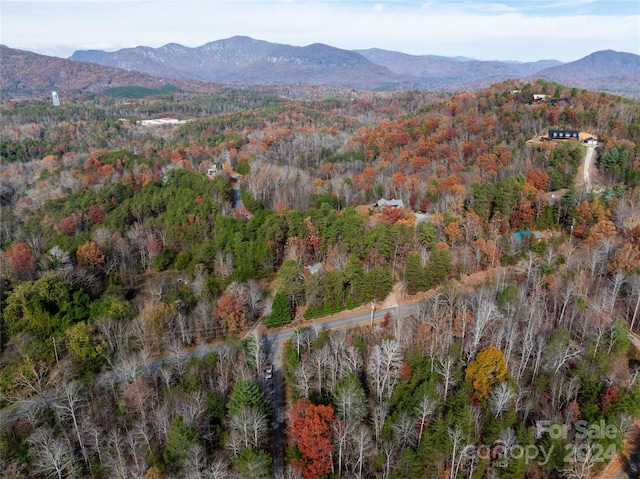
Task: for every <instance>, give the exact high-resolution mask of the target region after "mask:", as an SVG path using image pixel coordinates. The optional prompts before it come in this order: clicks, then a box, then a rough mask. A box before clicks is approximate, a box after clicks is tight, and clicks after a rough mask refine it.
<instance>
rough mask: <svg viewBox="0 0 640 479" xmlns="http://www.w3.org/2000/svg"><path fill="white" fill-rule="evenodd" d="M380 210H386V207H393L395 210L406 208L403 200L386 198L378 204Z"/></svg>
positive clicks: (381, 199)
mask: <svg viewBox="0 0 640 479" xmlns="http://www.w3.org/2000/svg"><path fill="white" fill-rule="evenodd" d="M376 206H377V207H378V208H384V207H385V206H393V207H394V208H404V201H402V200H396V199H393V200H385V199H384V198H380V199H379V200H378V202H377V203H376Z"/></svg>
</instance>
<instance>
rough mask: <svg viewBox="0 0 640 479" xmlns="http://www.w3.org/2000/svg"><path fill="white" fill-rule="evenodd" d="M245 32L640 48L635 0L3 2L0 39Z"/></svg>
mask: <svg viewBox="0 0 640 479" xmlns="http://www.w3.org/2000/svg"><path fill="white" fill-rule="evenodd" d="M235 35H245V36H249V37H251V38H254V39H256V40H265V41H269V42H274V43H284V44H288V45H294V46H305V45H310V44H312V43H325V44H327V45H331V46H333V47H338V48H343V49H346V50H356V49H368V48H381V49H384V50H393V51H399V52H403V53H408V54H411V55H442V56H448V57H456V56H462V57H467V58H475V59H478V60H502V61H536V60H542V59H555V60H559V61H562V62H570V61H574V60H579V59H580V58H583V57H585V56H587V55H589V54H590V53H593V52H595V51H600V50H616V51H623V52H629V53H635V54H638V55H640V1H638V0H593V1H592V0H515V1H513V0H502V1H498V0H495V1H494V0H488V1H465V0H424V1H415V0H410V1H405V0H388V1H381V0H372V1H370V0H349V1H343V0H324V1H312V0H252V1H249V0H234V1H229V0H226V1H223V0H195V1H192V0H171V1H168V0H153V1H140V0H76V1H59V0H40V1H35V0H0V43H1V44H3V45H7V46H9V47H12V48H19V49H23V50H29V51H32V52H35V53H41V54H44V55H51V56H56V57H61V58H68V57H69V56H71V54H72V53H73V52H74V51H76V50H90V49H97V50H106V51H115V50H118V49H121V48H129V47H135V46H148V47H154V48H157V47H160V46H162V45H166V44H167V43H179V44H181V45H184V46H187V47H198V46H201V45H204V44H205V43H209V42H212V41H215V40H222V39H226V38H230V37H232V36H235Z"/></svg>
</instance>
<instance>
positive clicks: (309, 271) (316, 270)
mask: <svg viewBox="0 0 640 479" xmlns="http://www.w3.org/2000/svg"><path fill="white" fill-rule="evenodd" d="M324 272H325V269H324V266H322V263H316V264H312V265H309V266H305V267H304V268H302V277H303V278H308V277H309V276H315V275H322V274H324Z"/></svg>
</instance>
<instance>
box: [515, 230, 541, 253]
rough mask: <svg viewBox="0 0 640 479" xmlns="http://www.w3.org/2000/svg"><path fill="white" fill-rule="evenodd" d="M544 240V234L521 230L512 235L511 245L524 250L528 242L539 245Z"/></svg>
mask: <svg viewBox="0 0 640 479" xmlns="http://www.w3.org/2000/svg"><path fill="white" fill-rule="evenodd" d="M542 240H544V234H542V233H541V232H540V231H529V230H519V231H516V232H515V233H513V234H512V235H511V245H512V246H513V247H514V248H516V249H520V248H522V247H523V246H524V245H525V244H526V242H527V241H534V242H536V243H539V242H540V241H542Z"/></svg>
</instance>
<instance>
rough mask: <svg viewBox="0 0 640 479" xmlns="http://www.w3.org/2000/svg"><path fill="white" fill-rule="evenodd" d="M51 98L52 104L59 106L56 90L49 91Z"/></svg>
mask: <svg viewBox="0 0 640 479" xmlns="http://www.w3.org/2000/svg"><path fill="white" fill-rule="evenodd" d="M51 98H53V106H60V98H59V97H58V92H57V91H52V92H51Z"/></svg>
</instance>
